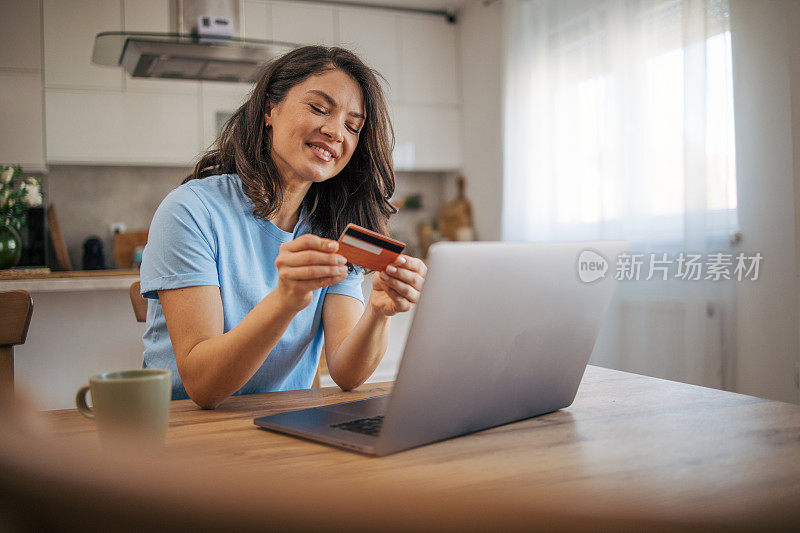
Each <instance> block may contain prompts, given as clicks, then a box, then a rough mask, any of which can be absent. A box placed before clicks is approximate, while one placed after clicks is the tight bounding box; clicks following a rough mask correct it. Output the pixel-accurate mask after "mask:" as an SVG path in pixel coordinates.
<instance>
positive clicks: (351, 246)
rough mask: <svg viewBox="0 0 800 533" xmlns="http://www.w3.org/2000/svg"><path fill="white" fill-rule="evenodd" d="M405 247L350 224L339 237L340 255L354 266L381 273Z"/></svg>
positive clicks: (401, 243) (402, 243)
mask: <svg viewBox="0 0 800 533" xmlns="http://www.w3.org/2000/svg"><path fill="white" fill-rule="evenodd" d="M405 247H406V244H405V243H404V242H400V241H396V240H394V239H390V238H389V237H387V236H385V235H381V234H380V233H376V232H374V231H372V230H368V229H367V228H362V227H361V226H357V225H355V224H353V223H350V224H348V225H347V227H346V228H345V229H344V231H343V232H342V236H341V237H339V252H338V253H339V254H341V255H343V256H344V257H345V258H346V259H347V261H349V262H350V263H353V264H354V265H359V266H362V267H365V268H368V269H370V270H375V271H376V272H381V271H383V270H384V269H385V268H386V267H387V266H388V265H389V264H390V263H393V262H394V261H395V259H397V257H398V256H399V255H400V253H401V252H402V251H403V249H404V248H405Z"/></svg>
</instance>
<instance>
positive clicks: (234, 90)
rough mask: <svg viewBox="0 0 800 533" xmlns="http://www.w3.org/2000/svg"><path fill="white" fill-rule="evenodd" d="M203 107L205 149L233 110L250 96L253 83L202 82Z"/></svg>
mask: <svg viewBox="0 0 800 533" xmlns="http://www.w3.org/2000/svg"><path fill="white" fill-rule="evenodd" d="M202 88H203V89H202V107H203V121H202V127H203V149H204V150H207V149H208V148H209V147H211V145H212V144H213V143H214V141H215V140H216V139H217V135H218V134H219V131H220V129H221V127H222V125H223V124H224V123H225V122H226V121H227V120H228V117H230V116H231V115H232V114H233V112H234V111H236V110H237V109H238V108H239V106H241V105H242V104H243V103H244V101H245V100H246V99H247V98H248V97H249V96H250V91H252V90H253V85H252V84H250V83H217V82H203V83H202Z"/></svg>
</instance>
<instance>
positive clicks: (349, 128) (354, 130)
mask: <svg viewBox="0 0 800 533" xmlns="http://www.w3.org/2000/svg"><path fill="white" fill-rule="evenodd" d="M347 129H348V130H350V131H352V132H353V133H355V134H356V135H358V134H359V133H361V130H358V129H356V128H354V127H353V126H351V125H350V124H348V125H347Z"/></svg>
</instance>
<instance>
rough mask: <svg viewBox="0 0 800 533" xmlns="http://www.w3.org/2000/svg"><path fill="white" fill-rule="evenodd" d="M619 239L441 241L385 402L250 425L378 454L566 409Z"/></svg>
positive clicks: (605, 300) (607, 291)
mask: <svg viewBox="0 0 800 533" xmlns="http://www.w3.org/2000/svg"><path fill="white" fill-rule="evenodd" d="M625 249H627V243H621V242H584V243H580V242H570V243H510V242H470V243H438V244H435V245H434V246H433V247H432V248H431V250H430V256H429V261H428V263H427V264H428V275H427V279H426V281H425V286H424V288H423V291H422V294H421V296H420V300H419V303H418V304H417V308H416V311H415V314H414V318H413V321H412V323H411V329H410V330H409V333H408V339H407V341H406V345H405V350H404V352H403V358H402V361H401V363H400V368H399V371H398V375H397V380H396V383H395V386H394V389H393V392H392V393H391V394H387V395H383V396H378V397H375V398H369V399H366V400H357V401H352V402H346V403H340V404H334V405H329V406H324V407H314V408H311V409H303V410H300V411H291V412H286V413H280V414H276V415H271V416H265V417H261V418H256V419H255V420H254V422H255V424H256V425H258V426H260V427H262V428H266V429H269V430H273V431H279V432H282V433H288V434H290V435H294V436H298V437H303V438H306V439H311V440H316V441H320V442H324V443H326V444H331V445H333V446H339V447H342V448H346V449H349V450H356V451H359V452H362V453H365V454H370V455H386V454H390V453H394V452H398V451H401V450H405V449H408V448H413V447H416V446H421V445H423V444H429V443H432V442H436V441H441V440H444V439H449V438H451V437H457V436H459V435H464V434H466V433H472V432H475V431H480V430H482V429H485V428H489V427H493V426H498V425H501V424H507V423H509V422H515V421H517V420H521V419H524V418H529V417H532V416H537V415H541V414H544V413H550V412H553V411H556V410H558V409H562V408H564V407H568V406H569V405H570V404H571V403H572V401H573V400H574V399H575V394H576V392H577V390H578V385H579V384H580V381H581V378H582V376H583V372H584V370H585V369H586V364H587V363H588V361H589V356H590V355H591V353H592V349H593V347H594V344H595V340H596V338H597V334H598V331H599V329H600V326H601V324H602V320H603V315H604V314H605V311H606V308H607V307H608V305H609V303H610V301H611V298H612V295H613V292H614V286H615V280H614V269H613V265H614V262H615V259H616V257H617V255H618V254H619V253H620V252H622V251H623V250H625Z"/></svg>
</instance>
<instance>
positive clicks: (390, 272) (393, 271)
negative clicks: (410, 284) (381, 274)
mask: <svg viewBox="0 0 800 533" xmlns="http://www.w3.org/2000/svg"><path fill="white" fill-rule="evenodd" d="M386 272H388V273H389V274H394V273H395V272H397V269H396V268H395V267H393V266H392V265H389V266H387V267H386Z"/></svg>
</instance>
